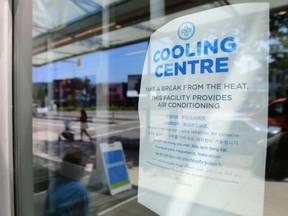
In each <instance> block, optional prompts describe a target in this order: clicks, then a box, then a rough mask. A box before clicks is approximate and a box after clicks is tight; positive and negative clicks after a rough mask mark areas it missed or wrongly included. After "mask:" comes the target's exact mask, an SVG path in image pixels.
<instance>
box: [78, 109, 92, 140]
mask: <svg viewBox="0 0 288 216" xmlns="http://www.w3.org/2000/svg"><path fill="white" fill-rule="evenodd" d="M80 113H81V116H80V128H81V132H80V135H81V141H83V134H86V135H87V136H88V137H89V139H90V141H92V137H91V136H90V135H89V134H88V132H87V128H88V124H87V118H88V117H87V114H86V111H85V110H84V109H82V110H81V111H80Z"/></svg>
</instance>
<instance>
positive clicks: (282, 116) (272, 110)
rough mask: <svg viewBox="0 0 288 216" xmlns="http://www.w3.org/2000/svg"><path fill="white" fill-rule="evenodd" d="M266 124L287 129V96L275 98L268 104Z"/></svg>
mask: <svg viewBox="0 0 288 216" xmlns="http://www.w3.org/2000/svg"><path fill="white" fill-rule="evenodd" d="M268 126H269V127H278V128H281V130H282V131H287V130H288V98H280V99H276V100H274V101H273V102H271V103H270V104H269V107H268Z"/></svg>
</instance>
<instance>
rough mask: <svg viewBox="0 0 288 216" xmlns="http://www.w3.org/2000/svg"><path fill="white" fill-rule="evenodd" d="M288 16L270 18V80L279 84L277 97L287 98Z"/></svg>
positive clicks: (277, 15)
mask: <svg viewBox="0 0 288 216" xmlns="http://www.w3.org/2000/svg"><path fill="white" fill-rule="evenodd" d="M287 69H288V14H285V15H279V14H278V13H273V14H271V17H270V79H271V80H272V81H273V80H274V81H275V82H277V83H278V85H277V86H276V87H275V88H276V89H275V90H276V96H277V97H287V93H288V92H287V91H286V87H287V85H288V77H287V76H286V75H285V73H284V72H285V71H287Z"/></svg>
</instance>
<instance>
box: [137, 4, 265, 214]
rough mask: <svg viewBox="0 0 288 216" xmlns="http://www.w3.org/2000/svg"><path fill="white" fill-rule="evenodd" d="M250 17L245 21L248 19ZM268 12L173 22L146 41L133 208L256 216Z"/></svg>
mask: <svg viewBox="0 0 288 216" xmlns="http://www.w3.org/2000/svg"><path fill="white" fill-rule="evenodd" d="M251 17H252V18H251ZM268 35H269V5H268V4H266V3H249V4H237V5H231V6H225V7H220V8H216V9H212V10H208V11H204V12H200V13H197V14H192V15H188V16H184V17H180V18H178V19H175V20H173V21H171V22H169V23H168V24H166V25H165V26H163V27H162V28H160V29H158V30H157V31H156V32H155V33H154V34H153V35H152V36H151V38H150V44H149V49H148V52H147V56H146V60H145V65H144V69H143V74H142V83H141V92H140V96H139V97H140V98H139V116H140V124H141V134H140V136H141V140H140V171H139V172H140V173H139V192H138V201H139V202H140V203H141V204H143V205H145V206H147V207H148V208H150V209H152V210H153V211H155V212H156V213H158V214H160V215H171V216H172V215H173V216H174V215H177V216H179V215H197V216H199V215H200V216H201V215H213V216H215V215H221V216H223V215H253V216H257V215H262V214H263V198H264V179H263V177H264V167H265V154H266V148H265V146H262V145H260V144H258V143H259V141H260V140H265V139H266V136H267V123H266V121H267V108H266V106H267V101H268V54H269V46H268Z"/></svg>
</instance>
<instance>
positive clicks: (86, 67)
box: [32, 42, 148, 83]
mask: <svg viewBox="0 0 288 216" xmlns="http://www.w3.org/2000/svg"><path fill="white" fill-rule="evenodd" d="M147 46H148V43H147V42H142V43H138V44H133V45H129V46H125V47H120V48H115V49H111V50H108V51H102V52H95V53H90V54H86V55H83V56H81V57H80V59H81V65H80V66H77V64H76V61H77V58H75V57H74V58H70V59H66V60H63V61H59V62H55V63H51V64H47V65H44V66H41V67H33V68H32V81H33V82H34V83H35V82H51V81H52V80H56V79H70V78H73V77H89V76H93V75H94V76H95V75H96V82H97V83H103V82H110V83H115V82H127V79H128V75H130V74H141V73H142V67H143V64H144V61H145V55H146V50H147Z"/></svg>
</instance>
